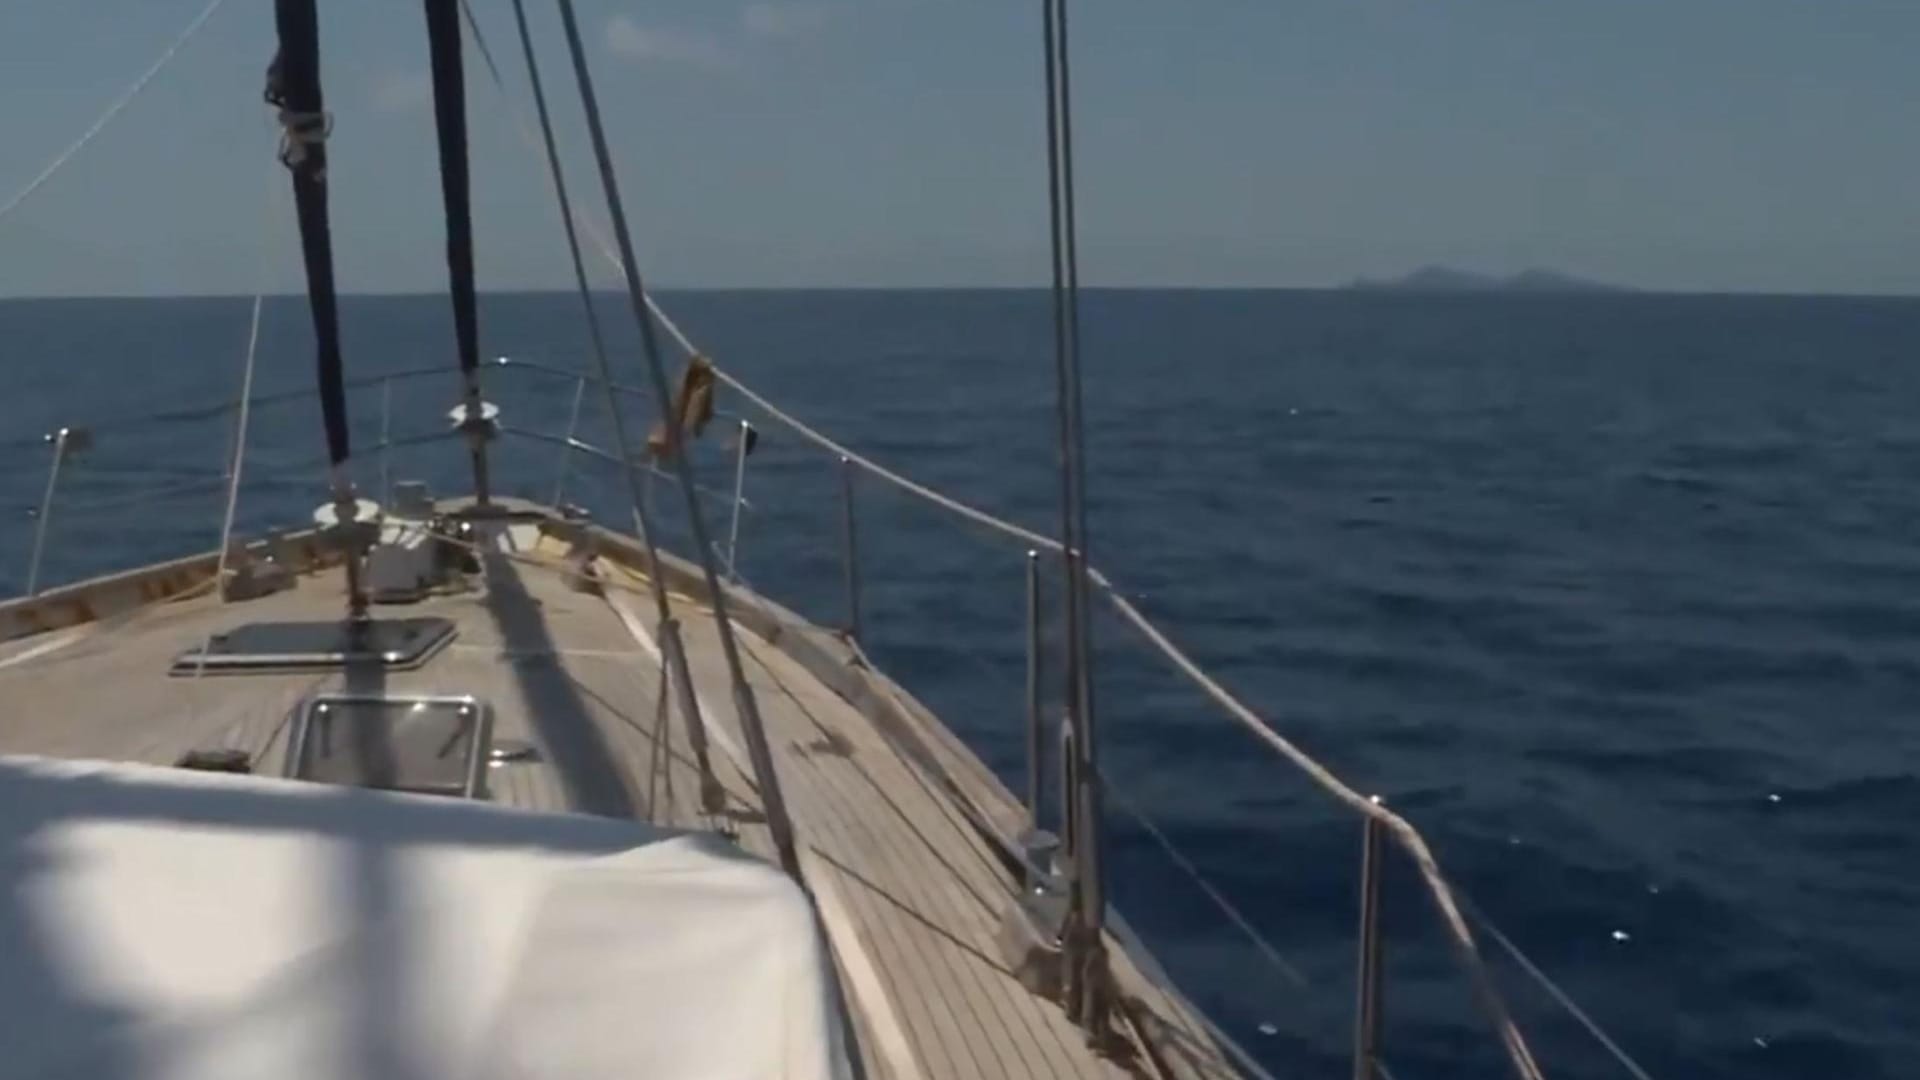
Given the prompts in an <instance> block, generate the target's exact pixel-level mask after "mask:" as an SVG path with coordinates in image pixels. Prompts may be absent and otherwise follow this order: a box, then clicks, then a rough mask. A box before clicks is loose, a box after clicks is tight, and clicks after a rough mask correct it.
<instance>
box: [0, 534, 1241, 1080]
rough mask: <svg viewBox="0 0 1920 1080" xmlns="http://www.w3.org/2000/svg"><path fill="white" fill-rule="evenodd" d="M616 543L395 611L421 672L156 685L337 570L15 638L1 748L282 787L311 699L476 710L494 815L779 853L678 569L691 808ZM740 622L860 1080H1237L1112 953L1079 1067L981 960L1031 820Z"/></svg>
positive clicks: (1, 678) (640, 589)
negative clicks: (232, 762) (690, 719)
mask: <svg viewBox="0 0 1920 1080" xmlns="http://www.w3.org/2000/svg"><path fill="white" fill-rule="evenodd" d="M606 538H607V539H608V540H609V542H608V543H606V544H603V545H601V550H602V554H601V555H600V556H599V557H598V558H597V559H596V560H595V561H594V563H593V564H592V567H591V572H592V575H593V577H594V578H595V579H597V580H596V582H595V583H594V585H593V586H592V587H589V588H584V589H583V588H580V587H577V586H578V585H579V584H580V582H579V579H578V578H577V577H575V578H573V580H571V581H570V580H569V572H568V571H567V570H566V568H565V564H564V563H563V562H562V560H561V558H560V554H561V552H562V548H563V545H561V544H559V543H558V541H557V540H556V539H555V537H553V536H551V535H548V534H547V532H545V531H543V528H542V526H541V525H540V524H539V523H538V522H528V521H523V522H521V523H519V524H515V525H512V526H504V525H503V526H501V527H500V528H498V530H497V531H496V532H495V533H494V534H493V535H492V537H491V540H490V544H491V552H490V553H489V554H488V555H487V556H486V557H485V559H484V573H483V574H482V575H481V576H480V579H479V580H478V582H477V583H476V587H475V588H474V589H472V590H471V591H468V592H464V593H459V594H455V595H448V596H440V597H434V598H431V599H428V600H425V601H422V602H420V603H418V604H414V605H408V606H407V607H406V608H405V609H403V610H404V613H405V614H408V615H415V614H437V615H443V616H446V617H448V618H451V619H453V620H454V621H455V622H456V624H457V625H458V627H459V635H458V637H457V639H456V640H455V641H454V642H453V643H452V644H451V645H450V646H448V648H447V649H446V650H445V651H443V652H442V653H440V654H439V655H438V656H436V657H434V658H433V659H432V660H431V661H429V662H428V663H427V664H426V665H425V666H424V667H422V668H421V669H419V670H417V671H412V672H395V673H387V674H385V675H383V676H357V677H353V678H349V677H348V676H345V675H343V674H340V673H329V674H319V675H316V674H302V675H293V674H245V675H205V676H202V677H198V678H195V677H170V676H169V675H168V674H167V668H168V665H169V663H170V661H171V660H172V659H173V658H174V657H175V656H177V655H179V654H180V653H182V652H183V651H186V650H187V649H189V648H191V647H193V646H195V645H197V644H198V643H199V642H200V641H202V640H203V639H204V638H205V637H206V636H207V635H208V634H209V633H212V632H215V631H218V630H221V629H225V628H228V627H231V626H233V625H235V624H237V623H240V622H247V621H256V620H265V619H290V618H327V617H331V616H333V615H334V614H336V613H338V612H339V611H340V610H341V608H342V597H341V585H340V575H339V572H338V571H337V570H320V571H317V572H314V573H310V574H308V575H305V576H303V577H301V578H300V579H299V580H298V583H297V586H296V587H295V588H293V589H291V590H288V591H285V592H281V593H277V594H274V595H270V596H266V597H263V598H260V599H256V600H249V601H244V602H241V603H237V604H232V605H222V604H220V603H219V602H218V601H216V600H215V599H213V598H212V597H211V596H208V595H202V596H200V597H198V598H189V599H178V600H174V601H171V602H166V603H159V604H153V605H149V606H145V607H140V608H137V609H134V610H131V611H128V612H125V613H122V614H117V615H112V616H109V617H107V618H105V619H100V620H95V621H87V622H81V623H79V624H78V625H74V626H68V627H61V628H55V629H51V630H48V631H46V632H43V633H40V634H35V635H32V636H28V637H23V638H18V639H15V640H13V641H10V642H7V643H5V644H4V645H0V701H4V702H5V703H6V707H5V709H4V713H3V715H4V719H0V752H4V753H32V754H44V755H53V756H67V757H88V758H107V759H118V760H131V761H144V762H150V763H156V764H163V765H164V764H172V763H173V762H175V761H176V760H177V759H178V758H179V757H180V756H181V754H182V753H184V752H186V751H188V750H192V749H210V748H216V747H228V748H238V749H242V750H245V751H246V752H248V753H249V754H250V755H251V756H252V758H253V761H254V763H255V764H254V768H255V771H257V772H262V773H269V774H275V775H277V774H280V773H281V772H282V770H283V766H284V757H285V754H286V747H287V742H288V738H289V730H290V726H291V725H290V717H291V716H292V714H293V713H294V712H295V710H296V708H297V707H298V706H299V705H300V704H301V703H302V702H303V701H304V700H305V699H307V698H308V697H309V696H310V695H312V694H314V693H317V692H324V691H329V690H339V689H352V690H356V691H373V690H381V689H385V690H390V691H392V692H396V693H445V694H456V693H457V694H472V695H474V696H476V697H479V698H481V699H484V700H485V701H487V702H488V703H489V704H490V705H491V707H492V710H493V715H494V732H493V734H494V738H495V740H496V741H499V740H504V739H518V740H525V741H527V742H529V743H531V744H533V745H534V746H535V747H537V748H538V750H539V757H538V759H537V760H534V761H528V762H521V763H514V764H508V765H503V766H499V767H495V768H493V769H490V770H489V774H488V786H489V796H490V797H491V798H492V799H493V800H495V801H497V802H500V803H504V804H510V805H514V806H519V807H525V808H529V809H533V810H540V811H559V812H577V813H588V814H600V815H608V816H615V817H631V818H637V819H641V820H646V821H651V822H654V823H658V824H663V825H671V826H679V827H687V828H700V829H718V830H722V831H725V832H727V833H728V834H730V835H733V836H735V837H736V838H737V840H738V842H739V843H740V844H741V845H743V846H744V847H746V848H747V849H748V850H751V851H754V852H756V853H758V854H761V855H762V856H765V857H769V858H771V856H772V849H771V844H770V840H769V836H768V834H767V831H766V828H765V826H764V819H763V816H762V814H761V813H760V802H759V795H758V792H757V790H756V788H755V786H754V784H753V782H752V780H751V778H750V770H749V769H748V766H747V759H746V757H745V754H744V752H743V749H742V748H743V747H744V745H745V742H744V738H743V736H742V734H741V732H740V731H739V730H738V728H737V724H736V719H735V715H734V710H733V708H732V704H731V701H732V698H731V694H730V692H729V690H728V681H727V678H726V671H725V667H724V664H723V662H722V654H721V652H720V649H719V646H718V641H717V636H718V631H717V627H716V625H715V623H714V620H713V617H712V615H711V612H710V609H709V608H708V607H707V606H706V605H705V604H704V603H703V602H701V601H700V600H696V599H695V598H694V596H693V595H690V594H694V593H696V592H697V590H696V589H695V587H694V583H693V582H692V581H691V580H690V579H689V577H688V575H687V573H686V571H685V568H684V567H680V568H679V571H678V573H677V574H676V573H673V572H669V573H668V581H669V583H670V585H671V586H672V588H673V589H674V591H675V594H676V595H675V596H674V601H675V602H674V608H675V612H676V614H677V615H678V616H679V617H680V618H681V619H682V620H683V625H684V628H685V637H686V642H687V652H688V657H689V662H690V665H691V667H692V671H693V676H694V683H695V685H696V687H697V688H698V694H699V698H700V704H701V712H702V713H703V715H704V717H705V722H706V724H707V731H708V733H709V740H708V741H709V742H710V744H711V753H710V757H711V761H712V766H713V770H714V774H715V776H716V778H717V779H718V781H719V783H720V785H721V787H722V789H723V790H724V792H725V797H726V799H725V801H726V806H725V808H724V809H723V810H722V811H720V812H719V813H716V814H709V813H707V812H706V811H705V810H704V809H703V808H702V806H701V805H700V804H701V799H700V781H699V774H698V771H697V769H696V767H695V757H694V752H693V748H692V745H691V743H690V741H689V736H688V732H687V730H686V724H685V722H684V720H683V718H682V716H681V711H680V709H679V708H678V707H677V704H675V703H670V702H669V699H668V694H667V684H666V682H665V680H664V679H663V678H662V665H661V658H660V652H659V648H658V645H657V643H656V641H655V640H654V635H655V633H657V627H656V624H655V620H654V618H653V606H652V602H651V600H650V598H649V596H648V595H647V593H646V581H645V579H644V578H643V577H642V576H641V571H640V569H638V568H639V567H641V566H642V565H644V564H643V563H642V562H641V561H640V560H639V559H637V558H635V557H633V555H634V553H633V552H632V550H631V542H630V541H627V542H625V544H622V543H621V542H620V540H619V538H615V537H612V536H611V534H607V537H606ZM668 569H669V571H671V570H672V568H668ZM702 595H703V594H702ZM731 602H732V603H734V604H735V605H736V607H738V608H740V609H741V611H740V615H741V621H742V622H743V623H744V624H745V627H744V628H743V629H742V630H741V632H740V641H741V645H742V648H743V649H744V651H745V659H746V663H747V666H748V677H749V680H750V682H751V684H752V686H753V689H754V692H755V694H756V695H757V698H758V701H759V703H760V707H761V711H762V713H763V715H764V719H765V723H766V726H767V733H768V739H769V742H770V744H771V747H772V750H773V755H774V759H775V763H776V768H777V770H778V772H779V777H780V782H781V786H782V789H783V791H784V793H785V796H786V800H787V804H788V809H789V812H790V816H791V818H792V820H793V822H794V827H795V833H796V837H797V840H798V842H799V845H800V848H801V853H802V854H801V858H802V863H803V870H804V876H805V878H806V881H807V885H808V887H809V889H810V890H811V891H812V893H813V895H814V897H815V900H816V904H817V906H818V909H819V912H820V916H821V922H822V924H823V925H824V927H825V928H826V931H827V934H828V937H829V939H830V941H831V943H832V947H833V951H834V955H835V958H836V961H837V963H838V966H839V968H840V973H841V982H842V986H843V988H844V990H845V994H846V997H847V998H848V1001H849V1004H850V1006H851V1012H852V1013H853V1016H854V1022H855V1029H856V1034H857V1037H858V1041H859V1044H860V1054H861V1057H862V1060H863V1063H864V1065H865V1067H866V1074H867V1075H868V1076H871V1077H876V1078H890V1080H921V1078H925V1080H941V1078H973V1077H1002V1076H1004V1077H1033V1078H1042V1077H1088V1078H1093V1077H1114V1076H1146V1077H1152V1076H1158V1075H1172V1076H1183V1077H1227V1076H1237V1075H1239V1074H1238V1073H1237V1072H1236V1071H1234V1070H1233V1069H1232V1068H1231V1067H1229V1066H1228V1065H1227V1064H1226V1062H1225V1059H1224V1058H1223V1056H1222V1055H1221V1053H1220V1051H1219V1050H1218V1048H1217V1047H1216V1045H1215V1043H1214V1041H1213V1039H1212V1038H1211V1037H1210V1036H1209V1035H1208V1034H1207V1032H1206V1030H1205V1027H1204V1025H1202V1024H1201V1023H1200V1022H1199V1021H1198V1020H1197V1019H1196V1018H1195V1017H1194V1015H1193V1014H1192V1013H1191V1012H1190V1011H1189V1009H1188V1007H1187V1006H1186V1005H1185V1004H1184V1002H1183V1001H1181V1000H1180V999H1179V998H1178V996H1177V995H1175V994H1173V993H1172V992H1171V991H1170V990H1169V989H1167V988H1165V987H1163V986H1161V985H1159V984H1158V983H1157V982H1156V981H1155V980H1153V979H1150V978H1148V977H1147V976H1146V975H1145V974H1144V971H1145V970H1151V969H1150V967H1144V966H1143V965H1140V964H1136V963H1135V961H1134V958H1132V957H1130V956H1129V955H1128V954H1127V953H1126V951H1125V950H1124V949H1121V948H1119V947H1118V943H1116V945H1115V948H1114V950H1113V952H1114V956H1115V974H1116V978H1117V980H1118V981H1119V984H1120V988H1121V990H1122V993H1123V994H1124V995H1125V996H1126V997H1127V998H1128V1000H1129V1002H1130V1006H1131V1007H1130V1008H1129V1010H1127V1011H1128V1013H1129V1019H1128V1021H1127V1022H1125V1023H1122V1024H1121V1025H1120V1026H1119V1038H1118V1040H1117V1045H1116V1046H1115V1047H1114V1048H1112V1049H1110V1050H1109V1051H1107V1052H1105V1053H1096V1052H1094V1051H1093V1050H1092V1049H1090V1048H1089V1046H1088V1045H1087V1040H1086V1038H1085V1036H1084V1035H1083V1033H1082V1032H1080V1031H1079V1030H1078V1029H1077V1028H1075V1027H1074V1026H1073V1025H1071V1024H1070V1023H1068V1022H1067V1020H1066V1018H1065V1016H1064V1015H1063V1013H1062V1011H1061V1009H1060V1008H1059V1007H1058V1005H1056V1004H1054V1003H1052V1002H1050V1001H1047V1000H1044V999H1042V998H1039V997H1036V996H1034V995H1033V994H1031V993H1030V992H1028V991H1027V990H1026V989H1025V988H1024V987H1023V986H1022V985H1021V984H1020V983H1019V982H1018V981H1017V980H1016V979H1015V978H1014V977H1013V975H1012V974H1011V973H1010V972H1009V971H1008V970H1007V968H1006V966H1005V965H1004V964H1003V962H1002V960H1001V959H1000V957H999V953H998V949H997V947H996V945H995V935H996V929H997V927H998V924H999V920H1000V917H1001V914H1002V912H1003V910H1005V909H1006V907H1007V906H1008V904H1009V902H1010V898H1011V896H1012V895H1013V893H1014V891H1015V883H1014V881H1013V879H1012V877H1011V875H1010V874H1009V872H1008V868H1007V862H1006V859H1005V857H1004V851H1003V850H1002V847H1003V845H1002V841H1003V840H1004V838H1005V837H1006V836H1007V835H1008V830H1010V829H1011V828H1013V827H1014V826H1015V825H1016V823H1017V822H1018V821H1019V820H1020V817H1021V814H1020V810H1019V807H1018V805H1017V804H1016V803H1015V802H1014V800H1013V799H1012V797H1011V796H1010V795H1009V794H1008V793H1007V792H1006V790H1005V789H1004V788H1003V787H1002V786H1001V785H1000V784H999V783H998V781H997V780H995V779H994V778H993V777H992V776H991V774H989V773H988V772H987V770H986V769H985V768H984V767H983V766H981V765H980V764H979V762H978V761H977V760H975V759H974V758H973V757H972V755H970V754H968V753H967V752H966V751H965V750H964V748H962V747H961V746H960V745H959V744H958V742H957V741H956V740H954V739H953V737H952V736H951V735H950V734H949V733H948V732H947V731H946V730H945V729H944V727H942V726H941V725H940V724H939V723H938V722H937V720H935V719H934V718H933V717H932V716H931V715H929V714H928V713H927V712H926V711H925V710H924V709H923V708H921V707H920V706H918V705H917V703H915V702H913V701H912V699H911V698H910V697H908V696H906V695H905V694H904V692H902V691H900V690H899V689H898V688H897V687H894V686H893V685H892V684H891V683H888V682H887V681H886V680H885V679H884V678H881V677H879V676H878V675H877V674H874V673H871V672H867V671H866V670H865V669H864V668H863V667H862V665H861V664H860V663H859V662H858V660H857V659H855V654H854V653H853V651H852V650H851V649H849V648H848V647H847V646H846V645H845V644H844V643H843V642H840V641H839V640H837V639H836V638H834V637H833V636H832V635H829V634H827V633H825V632H823V631H820V630H818V629H817V628H813V627H809V626H806V625H804V624H801V623H799V621H798V620H797V619H794V618H793V617H791V616H790V615H788V614H787V613H785V612H783V611H780V610H779V609H777V608H775V607H773V606H771V605H766V604H764V603H756V602H754V601H753V600H752V599H751V598H747V597H736V598H734V599H733V600H732V601H731ZM369 681H370V682H371V683H373V685H369V684H368V682H369ZM1143 1032H1146V1033H1150V1034H1151V1036H1152V1037H1151V1038H1143V1037H1142V1033H1143Z"/></svg>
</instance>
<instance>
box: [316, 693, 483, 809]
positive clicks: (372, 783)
mask: <svg viewBox="0 0 1920 1080" xmlns="http://www.w3.org/2000/svg"><path fill="white" fill-rule="evenodd" d="M492 739H493V717H492V714H491V712H490V711H489V710H488V708H487V705H486V703H485V702H483V701H480V700H479V699H477V698H473V697H466V696H460V697H447V696H437V695H436V696H425V697H406V696H374V695H358V694H328V695H322V696H320V697H316V698H314V699H313V700H311V701H309V702H308V703H307V704H306V707H305V708H303V709H302V710H301V711H300V715H299V717H298V719H297V722H296V723H295V725H294V730H293V739H292V741H291V742H290V743H289V744H288V747H287V775H288V776H291V777H293V778H295V779H298V780H313V781H317V782H319V783H323V784H343V785H346V786H349V787H364V788H380V789H383V790H387V791H411V792H415V793H418V794H423V795H452V796H456V797H460V798H468V799H472V798H479V797H481V796H482V794H483V791H484V782H485V777H486V762H487V754H488V750H489V749H490V743H491V742H492Z"/></svg>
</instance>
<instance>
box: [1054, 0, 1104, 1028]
mask: <svg viewBox="0 0 1920 1080" xmlns="http://www.w3.org/2000/svg"><path fill="white" fill-rule="evenodd" d="M1042 7H1043V11H1044V18H1043V20H1042V21H1043V23H1044V33H1043V37H1044V43H1045V45H1046V53H1047V55H1046V64H1045V72H1046V78H1047V87H1046V89H1047V95H1046V96H1047V103H1046V104H1047V217H1048V223H1049V225H1050V226H1051V232H1052V236H1051V238H1050V243H1049V248H1050V251H1051V254H1052V295H1053V323H1054V375H1055V380H1056V383H1057V386H1056V390H1055V392H1056V394H1057V402H1056V413H1057V417H1058V425H1059V436H1060V488H1061V499H1060V517H1061V539H1062V541H1063V542H1064V543H1065V545H1066V560H1065V567H1064V569H1065V571H1066V579H1067V581H1066V585H1067V587H1066V595H1067V647H1066V663H1065V665H1064V669H1065V675H1066V692H1067V715H1068V718H1069V720H1070V722H1071V724H1072V727H1073V739H1072V751H1073V755H1074V769H1073V774H1072V775H1073V776H1074V778H1075V779H1074V783H1073V786H1074V789H1075V791H1074V797H1073V808H1074V809H1073V814H1072V815H1071V816H1070V817H1069V819H1068V826H1069V827H1068V829H1067V848H1068V851H1069V854H1070V856H1071V858H1072V863H1073V867H1074V873H1073V876H1072V878H1071V880H1070V884H1069V901H1068V903H1069V907H1070V909H1071V910H1072V912H1073V917H1072V933H1071V934H1070V936H1069V938H1068V946H1069V948H1068V955H1069V964H1070V971H1069V973H1068V978H1067V988H1068V989H1067V1000H1068V1012H1069V1013H1070V1014H1072V1015H1073V1017H1074V1018H1075V1020H1076V1021H1077V1022H1079V1023H1080V1024H1081V1025H1082V1026H1083V1027H1085V1028H1086V1029H1087V1030H1089V1031H1095V1032H1097V1031H1100V1030H1103V1029H1104V1028H1105V1026H1106V1024H1107V1016H1108V1013H1109V1011H1110V1006H1111V998H1112V988H1111V986H1110V985H1109V982H1110V979H1111V976H1110V975H1109V974H1108V972H1107V968H1106V956H1105V944H1104V942H1103V939H1102V932H1103V926H1104V922H1105V918H1106V887H1105V882H1104V879H1103V874H1104V870H1103V869H1102V864H1103V862H1104V859H1103V858H1102V852H1101V847H1102V844H1101V839H1100V825H1101V820H1102V816H1103V814H1102V810H1101V799H1102V796H1101V780H1100V766H1099V742H1100V740H1099V737H1098V734H1097V732H1098V727H1097V725H1096V724H1095V720H1094V703H1093V678H1092V675H1091V672H1090V671H1089V667H1090V665H1091V663H1092V658H1091V656H1090V653H1091V647H1090V645H1089V627H1088V625H1087V624H1088V614H1087V593H1088V584H1087V570H1088V567H1087V535H1086V533H1087V515H1086V465H1085V457H1086V438H1085V432H1084V428H1083V426H1082V423H1081V412H1080V403H1081V393H1080V270H1079V244H1078V241H1077V240H1076V238H1075V234H1076V233H1077V231H1078V229H1077V223H1076V219H1075V212H1074V180H1073V97H1072V91H1071V89H1070V84H1071V78H1070V69H1069V65H1068V54H1069V51H1070V50H1069V48H1068V39H1067V3H1066V0H1042Z"/></svg>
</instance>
